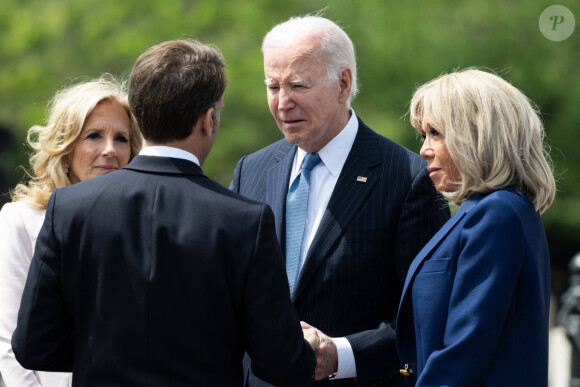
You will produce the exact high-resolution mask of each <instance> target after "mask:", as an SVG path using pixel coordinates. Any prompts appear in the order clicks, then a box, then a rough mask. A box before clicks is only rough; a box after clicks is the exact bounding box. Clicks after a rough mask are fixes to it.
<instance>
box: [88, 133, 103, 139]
mask: <svg viewBox="0 0 580 387" xmlns="http://www.w3.org/2000/svg"><path fill="white" fill-rule="evenodd" d="M87 138H88V139H89V140H98V139H99V138H101V135H100V134H99V133H91V134H89V135H88V136H87Z"/></svg>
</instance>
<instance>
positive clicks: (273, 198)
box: [266, 142, 296, 251]
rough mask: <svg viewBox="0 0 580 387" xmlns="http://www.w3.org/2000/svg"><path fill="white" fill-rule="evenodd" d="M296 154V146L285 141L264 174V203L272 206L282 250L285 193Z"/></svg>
mask: <svg viewBox="0 0 580 387" xmlns="http://www.w3.org/2000/svg"><path fill="white" fill-rule="evenodd" d="M295 154H296V146H294V145H291V144H289V143H287V142H283V145H282V146H281V147H280V149H279V150H278V151H277V153H276V154H275V155H274V158H275V160H276V163H275V164H274V165H273V166H272V167H270V168H269V169H268V171H267V174H266V180H267V181H266V203H268V204H269V205H270V207H272V211H273V212H274V217H275V219H276V235H277V236H278V242H279V243H280V246H281V247H282V251H284V244H285V240H284V239H285V238H284V237H283V236H284V232H285V227H284V224H285V222H284V219H285V216H286V193H287V192H288V181H289V179H290V171H291V170H292V162H293V161H294V155H295Z"/></svg>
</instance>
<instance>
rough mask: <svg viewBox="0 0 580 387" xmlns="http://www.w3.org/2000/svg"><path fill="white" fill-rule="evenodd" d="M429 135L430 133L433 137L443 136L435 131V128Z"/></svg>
mask: <svg viewBox="0 0 580 387" xmlns="http://www.w3.org/2000/svg"><path fill="white" fill-rule="evenodd" d="M429 133H430V134H431V135H432V136H440V135H441V134H440V133H439V131H437V129H433V128H431V130H430V131H429Z"/></svg>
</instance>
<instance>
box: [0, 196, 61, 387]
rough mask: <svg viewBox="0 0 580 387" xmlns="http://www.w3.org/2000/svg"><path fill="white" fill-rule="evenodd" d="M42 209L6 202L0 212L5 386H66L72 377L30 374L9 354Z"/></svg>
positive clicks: (0, 347) (0, 356)
mask: <svg viewBox="0 0 580 387" xmlns="http://www.w3.org/2000/svg"><path fill="white" fill-rule="evenodd" d="M45 212H46V211H45V210H35V209H33V208H31V207H29V206H28V205H27V204H25V203H24V202H15V203H7V204H5V205H4V207H2V211H0V372H1V373H2V378H3V379H4V383H5V384H6V386H7V387H39V386H43V387H69V386H70V385H71V383H72V374H70V373H61V372H40V371H30V370H27V369H24V368H22V366H21V365H20V363H18V361H17V360H16V358H15V357H14V352H12V344H11V340H12V333H14V329H16V321H17V317H18V309H19V308H20V300H21V298H22V291H23V290H24V284H25V283H26V277H27V276H28V268H29V267H30V262H31V261H32V255H33V254H34V247H35V245H36V238H37V236H38V233H39V232H40V228H41V227H42V223H43V222H44V214H45Z"/></svg>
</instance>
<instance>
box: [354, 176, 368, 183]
mask: <svg viewBox="0 0 580 387" xmlns="http://www.w3.org/2000/svg"><path fill="white" fill-rule="evenodd" d="M356 181H358V182H361V183H366V182H367V178H366V176H357V177H356Z"/></svg>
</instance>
